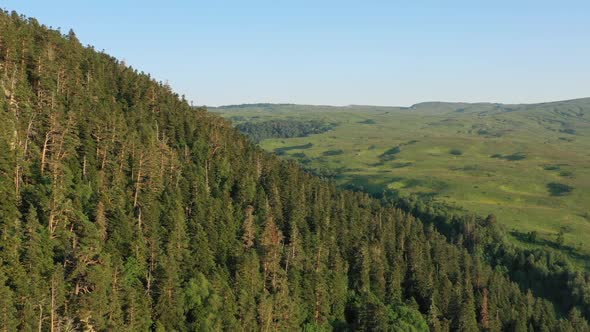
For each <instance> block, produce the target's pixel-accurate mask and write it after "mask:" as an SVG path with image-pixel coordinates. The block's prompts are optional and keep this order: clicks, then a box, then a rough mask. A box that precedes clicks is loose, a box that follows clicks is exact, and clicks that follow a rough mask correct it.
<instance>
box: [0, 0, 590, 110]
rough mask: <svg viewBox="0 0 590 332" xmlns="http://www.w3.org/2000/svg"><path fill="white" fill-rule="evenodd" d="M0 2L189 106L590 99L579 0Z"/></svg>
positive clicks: (585, 28)
mask: <svg viewBox="0 0 590 332" xmlns="http://www.w3.org/2000/svg"><path fill="white" fill-rule="evenodd" d="M0 6H2V7H4V9H8V10H16V11H18V12H19V13H21V14H25V15H27V16H32V17H35V18H37V19H38V20H39V21H40V22H41V23H44V24H46V25H48V26H52V27H61V30H62V32H64V33H65V32H67V31H68V30H69V29H70V28H72V29H74V31H75V32H76V34H77V35H78V38H79V39H80V40H81V41H82V42H83V43H84V44H91V45H94V46H95V48H97V49H99V50H102V49H104V50H105V51H106V52H108V53H110V54H111V55H113V56H116V57H117V58H119V59H124V60H125V61H126V62H127V63H128V64H129V65H132V66H133V67H135V68H138V69H140V70H143V71H145V72H149V73H151V74H152V75H153V76H155V77H156V78H157V79H159V80H162V81H168V82H169V84H170V85H171V86H172V88H173V89H174V90H175V91H177V92H178V93H180V94H185V95H186V96H187V99H189V100H193V101H194V103H195V104H198V105H222V104H238V103H252V102H285V103H306V104H331V105H347V104H372V105H410V104H413V103H417V102H421V101H433V100H443V101H493V102H505V103H510V102H539V101H551V100H559V99H570V98H579V97H588V96H590V1H587V0H586V1H567V0H560V1H557V0H555V1H543V0H537V1H527V0H522V1H518V0H512V1H484V0H482V1H479V0H469V1H452V0H449V1H442V0H433V1H426V0H405V1H371V0H365V1H361V0H357V1H346V0H339V1H321V0H315V1H306V0H293V1H278V0H274V1H254V0H251V1H223V0H220V1H214V0H209V1H188V0H187V1H176V0H167V1H122V0H119V1H111V0H101V1H85V0H76V1H73V0H71V1H61V0H54V1H46V0H42V1H41V0H40V1H27V0H3V1H2V3H0Z"/></svg>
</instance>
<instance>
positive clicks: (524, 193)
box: [211, 98, 590, 255]
mask: <svg viewBox="0 0 590 332" xmlns="http://www.w3.org/2000/svg"><path fill="white" fill-rule="evenodd" d="M211 110H212V111H214V112H218V113H220V114H221V115H223V116H224V117H226V118H228V119H230V120H232V121H233V122H234V123H236V124H238V125H239V124H244V123H260V124H263V123H265V122H268V121H276V120H291V121H322V122H324V123H329V124H334V126H333V127H332V128H331V130H329V131H326V132H323V133H320V134H312V135H308V136H305V137H291V138H284V137H282V138H270V139H265V140H262V142H261V146H262V147H263V148H264V149H266V150H269V151H274V152H276V153H277V154H279V155H282V156H284V157H285V158H289V159H296V160H298V161H299V162H300V163H302V164H303V165H304V166H305V167H306V168H309V169H315V170H318V171H317V172H319V173H321V174H325V175H328V176H330V177H332V178H333V179H335V181H336V182H337V183H339V184H340V185H343V186H345V187H348V188H356V189H361V190H364V191H369V192H372V193H374V194H380V193H382V192H384V191H392V192H395V193H396V194H397V195H401V196H404V195H409V194H416V195H419V196H421V197H423V198H424V197H428V198H430V197H432V198H433V199H434V200H437V201H443V202H446V203H449V204H451V205H453V206H455V207H457V209H464V210H465V211H467V212H474V213H477V214H482V215H486V214H489V213H493V214H495V215H496V216H497V217H498V219H499V220H500V221H501V222H503V223H505V224H506V226H507V227H508V229H509V230H510V231H512V232H513V234H515V235H517V236H518V237H520V238H527V239H528V238H531V237H533V238H534V239H536V241H535V242H537V243H539V244H547V243H549V244H552V245H559V243H556V242H559V241H561V240H560V239H559V238H560V236H561V238H562V239H563V245H565V247H566V248H569V249H570V251H572V252H574V251H576V252H578V253H579V252H582V253H584V254H585V255H588V254H589V253H590V244H589V243H588V241H587V239H588V235H587V234H590V98H586V99H578V100H570V101H562V102H551V103H543V104H530V105H503V104H491V103H477V104H467V103H441V102H430V103H421V104H417V105H414V106H412V107H378V106H346V107H329V106H308V105H291V104H280V105H276V104H255V105H240V106H230V107H220V108H212V109H211ZM326 170H327V171H326ZM528 242H530V241H528Z"/></svg>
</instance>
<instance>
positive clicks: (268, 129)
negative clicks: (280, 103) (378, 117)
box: [236, 120, 336, 142]
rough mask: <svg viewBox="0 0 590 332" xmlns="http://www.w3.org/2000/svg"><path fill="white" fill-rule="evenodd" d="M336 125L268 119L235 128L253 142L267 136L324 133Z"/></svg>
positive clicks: (321, 122)
mask: <svg viewBox="0 0 590 332" xmlns="http://www.w3.org/2000/svg"><path fill="white" fill-rule="evenodd" d="M335 126H336V125H335V124H333V123H326V122H324V121H321V120H309V121H300V120H268V121H262V122H245V123H240V124H238V125H236V128H237V129H238V130H239V131H241V132H242V133H244V134H245V135H246V136H248V137H250V139H252V140H253V141H254V142H260V141H262V140H265V139H268V138H291V137H305V136H309V135H313V134H321V133H325V132H327V131H329V130H332V129H333V128H334V127H335Z"/></svg>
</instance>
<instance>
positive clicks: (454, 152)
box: [449, 149, 463, 156]
mask: <svg viewBox="0 0 590 332" xmlns="http://www.w3.org/2000/svg"><path fill="white" fill-rule="evenodd" d="M449 153H450V154H452V155H453V156H460V155H462V154H463V151H461V150H459V149H451V151H449Z"/></svg>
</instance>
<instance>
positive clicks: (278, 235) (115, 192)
mask: <svg viewBox="0 0 590 332" xmlns="http://www.w3.org/2000/svg"><path fill="white" fill-rule="evenodd" d="M195 79H199V78H195ZM0 86H1V90H0V93H1V94H2V96H0V331H17V330H18V331H73V330H83V331H149V330H153V331H217V330H228V331H237V330H244V331H259V330H261V331H293V330H305V331H325V330H339V331H348V330H362V331H424V330H432V331H476V330H484V331H502V330H506V331H589V330H590V329H589V327H588V322H587V321H586V319H585V317H586V318H588V317H590V312H589V307H590V305H589V304H590V286H589V285H590V277H589V276H588V275H587V274H582V273H581V272H574V271H572V270H570V268H569V267H568V266H567V263H563V264H562V263H561V261H560V260H559V259H558V258H555V257H552V256H548V255H546V254H545V253H543V252H528V251H525V250H520V249H515V248H513V247H510V246H509V245H508V244H506V243H505V241H504V240H503V231H502V230H501V229H500V228H499V227H497V225H496V223H495V220H494V218H493V216H490V217H488V218H458V217H452V216H448V215H446V214H445V211H444V209H439V208H438V207H436V206H430V205H425V204H424V203H422V202H414V201H405V202H402V201H393V202H392V201H388V200H387V199H382V200H380V199H376V198H374V197H370V196H369V195H367V194H365V193H360V192H353V191H347V190H342V189H338V188H336V187H335V185H333V184H331V183H330V182H327V181H324V180H322V179H320V178H318V177H315V176H313V175H310V174H308V173H305V172H304V171H302V170H301V169H300V167H299V166H298V165H296V164H295V163H292V162H285V161H281V160H280V159H278V158H277V157H276V156H273V155H271V154H268V153H266V152H264V151H263V150H262V149H260V148H259V147H257V146H256V145H254V144H253V143H251V142H250V141H249V140H248V139H247V138H246V137H245V136H243V135H242V134H240V133H239V132H238V131H237V130H235V129H233V128H232V127H231V125H230V123H229V122H227V121H225V120H223V119H221V118H220V117H218V116H215V115H212V114H209V113H208V112H207V111H206V110H204V109H197V110H195V109H193V108H191V107H190V106H189V104H188V103H187V102H186V101H185V100H184V98H183V97H182V96H178V95H177V94H175V93H174V92H172V91H171V89H170V87H169V86H167V85H165V84H162V83H160V82H157V81H156V80H154V79H153V78H151V77H150V76H149V75H148V74H145V73H143V72H139V71H137V70H136V69H133V68H131V67H129V66H127V65H126V64H124V63H122V62H121V61H118V60H116V59H114V58H113V57H111V56H109V55H107V54H104V53H102V52H97V51H96V50H94V49H92V48H91V47H84V46H82V45H81V44H80V42H79V41H78V40H77V38H76V36H75V34H74V33H73V32H69V33H68V34H67V35H62V33H60V32H59V31H56V30H51V29H48V28H47V27H45V26H43V25H41V24H40V23H38V22H37V21H36V20H35V19H29V18H26V17H22V16H19V15H18V14H16V13H8V12H2V13H1V14H0ZM421 219H424V222H423V221H421Z"/></svg>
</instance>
